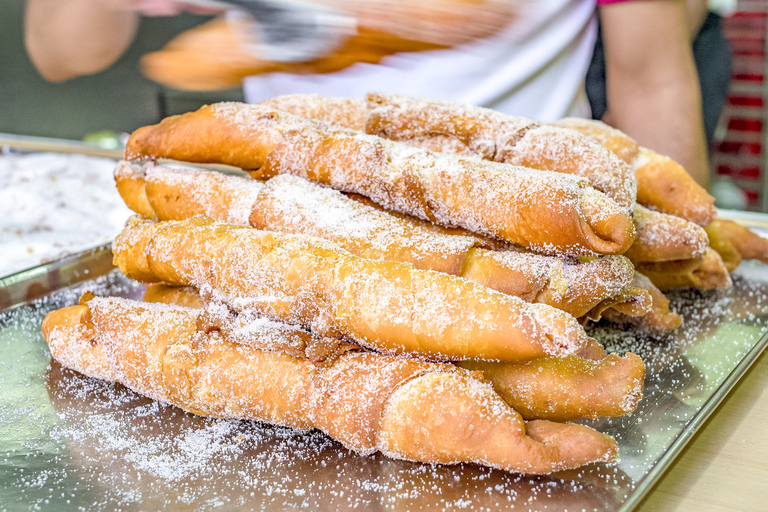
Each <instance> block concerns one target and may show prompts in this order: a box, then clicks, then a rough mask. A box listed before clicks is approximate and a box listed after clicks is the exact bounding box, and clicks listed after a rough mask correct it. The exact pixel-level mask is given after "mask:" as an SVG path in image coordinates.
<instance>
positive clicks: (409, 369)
mask: <svg viewBox="0 0 768 512" xmlns="http://www.w3.org/2000/svg"><path fill="white" fill-rule="evenodd" d="M89 309H90V311H89ZM83 310H85V312H91V313H92V314H93V319H94V320H93V325H94V328H93V329H92V330H85V329H83V328H81V326H83V325H84V321H83V318H84V313H83ZM196 316H197V314H196V313H195V312H194V311H191V310H188V309H184V308H176V307H170V306H159V305H152V304H141V303H135V302H132V301H126V300H122V299H98V298H96V299H92V300H91V301H89V302H88V305H87V306H75V307H72V308H65V309H63V310H59V311H58V312H56V313H55V314H53V313H52V314H51V315H49V317H48V320H46V323H47V325H48V326H49V327H48V329H47V330H46V337H47V341H48V342H49V344H50V343H51V341H52V340H51V339H50V338H51V336H53V335H54V334H53V333H58V336H59V339H60V340H67V341H68V342H70V343H73V345H74V346H76V347H77V349H76V350H75V349H70V348H69V347H66V348H65V349H64V350H56V351H54V357H58V354H60V353H61V352H69V353H70V354H71V357H70V358H69V359H68V360H67V361H62V362H63V364H65V365H67V366H69V367H70V368H73V369H75V370H81V368H83V366H87V365H83V364H82V363H81V359H86V360H87V359H89V358H90V359H93V358H94V357H99V358H100V360H101V364H102V365H104V366H105V367H109V368H112V369H113V373H112V377H111V379H110V380H117V381H118V382H122V383H123V384H125V385H126V386H128V387H130V388H131V389H133V390H135V391H138V392H139V393H142V394H146V395H148V396H150V397H153V398H155V399H158V400H162V401H164V402H169V403H173V404H175V405H178V406H180V407H182V408H184V409H185V410H188V411H190V412H194V413H196V414H203V415H210V416H216V417H235V418H244V419H255V420H260V421H267V422H269V423H274V424H279V425H285V426H290V427H293V428H299V429H309V428H318V429H320V430H322V431H324V432H326V433H328V434H330V435H332V436H333V437H334V438H335V439H337V440H338V441H340V442H341V443H342V444H343V445H345V446H346V447H348V448H350V449H352V450H355V451H357V452H360V453H372V452H374V451H377V450H379V451H382V452H383V453H385V454H387V455H390V456H394V457H397V458H404V459H409V460H416V461H423V462H430V463H436V462H439V463H455V462H462V461H464V462H477V463H481V464H486V465H489V466H494V467H498V468H502V469H505V470H509V471H518V472H527V473H535V474H543V473H550V472H552V471H556V470H559V469H567V468H575V467H579V466H582V465H584V464H588V463H590V462H595V461H610V460H613V459H614V458H615V456H616V443H615V441H614V440H613V439H612V438H611V437H609V436H606V435H604V434H600V433H599V432H596V431H594V430H592V429H589V428H587V427H583V426H580V425H572V424H567V425H563V424H559V423H553V422H548V421H543V420H540V421H537V422H531V423H529V424H527V425H526V423H525V422H524V421H523V420H522V418H521V417H520V415H519V414H517V413H516V412H515V411H514V410H513V409H511V408H509V406H507V405H506V404H505V403H504V402H503V401H502V399H501V398H500V397H499V396H498V395H497V394H496V393H495V392H494V391H493V389H492V387H491V386H490V385H489V384H486V383H484V382H481V381H480V380H478V379H477V378H476V377H475V376H474V375H473V374H471V373H469V372H466V371H463V370H461V369H458V368H455V367H452V366H451V365H442V364H433V363H426V362H422V361H416V360H407V359H399V358H395V357H391V356H386V355H381V354H370V353H368V354H366V353H359V352H346V353H344V354H342V355H340V356H339V357H338V358H337V359H336V360H335V361H334V362H333V363H332V364H331V365H329V366H317V365H313V364H312V363H311V362H310V361H308V360H307V359H302V358H298V357H294V356H290V355H288V354H285V353H282V352H267V351H263V350H258V349H254V348H250V347H248V346H243V345H239V344H234V343H232V342H230V341H228V340H227V338H226V336H225V335H222V334H221V332H219V331H212V332H202V331H199V330H197V328H196V327H195V326H196V323H197V321H196ZM281 333H282V331H281ZM279 334H280V333H279ZM251 335H252V336H267V337H270V336H274V335H275V333H274V332H272V331H269V330H264V329H262V330H251ZM96 347H98V348H99V350H96ZM52 350H53V349H52ZM89 352H92V353H93V354H95V355H88V353H89ZM102 378H103V377H102Z"/></svg>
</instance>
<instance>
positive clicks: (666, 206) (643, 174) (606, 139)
mask: <svg viewBox="0 0 768 512" xmlns="http://www.w3.org/2000/svg"><path fill="white" fill-rule="evenodd" d="M554 124H555V125H557V126H562V127H566V128H570V129H572V130H576V131H578V132H580V133H582V134H584V135H586V136H588V137H592V138H593V139H595V140H597V141H598V142H600V143H601V144H603V145H604V146H605V147H607V148H608V149H610V150H611V151H613V152H614V153H615V154H616V155H617V156H619V157H620V158H621V159H622V160H624V161H625V162H627V163H628V164H630V166H631V167H632V169H633V170H634V173H635V179H636V180H637V202H638V203H639V204H641V205H643V206H647V207H648V208H652V209H654V210H658V211H660V212H663V213H668V214H670V215H675V216H677V217H682V218H684V219H686V220H688V221H690V222H693V223H694V224H698V225H699V226H706V225H707V224H709V223H710V222H711V221H712V220H713V219H714V218H715V215H717V209H716V208H715V198H714V197H712V196H711V195H709V194H708V193H707V191H706V190H705V189H704V188H703V187H701V186H700V185H699V184H698V183H696V181H695V180H694V179H693V178H692V177H691V176H690V175H689V174H688V172H687V171H686V170H685V169H684V168H683V167H682V166H681V165H680V164H678V163H677V162H675V161H674V160H672V159H671V158H668V157H666V156H663V155H660V154H658V153H656V152H655V151H653V150H651V149H648V148H643V147H640V146H638V145H637V143H636V142H635V141H634V140H632V139H631V138H630V137H629V136H627V135H626V134H624V133H622V132H621V131H619V130H616V129H615V128H611V127H610V126H608V125H606V124H605V123H602V122H600V121H592V120H587V119H563V120H561V121H558V122H556V123H554Z"/></svg>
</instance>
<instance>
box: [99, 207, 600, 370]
mask: <svg viewBox="0 0 768 512" xmlns="http://www.w3.org/2000/svg"><path fill="white" fill-rule="evenodd" d="M113 252H114V255H115V264H116V265H117V266H118V267H119V268H120V270H122V271H123V273H125V274H126V275H127V276H129V277H131V278H134V279H139V280H142V281H145V282H158V281H161V282H166V283H169V284H176V285H185V286H189V285H192V286H196V287H198V288H206V289H209V290H212V292H213V293H214V294H215V295H217V296H221V297H222V298H223V299H224V300H225V302H227V303H229V304H233V305H235V306H236V307H237V308H238V309H239V310H244V311H247V310H253V311H258V312H260V313H262V314H265V315H267V316H269V317H270V318H273V319H278V320H282V321H286V322H288V323H291V324H296V325H302V326H304V327H306V328H308V329H311V330H312V331H313V332H316V333H318V334H328V335H334V336H337V337H343V338H346V339H350V340H353V341H355V342H356V343H358V344H360V345H363V346H367V347H371V348H375V349H378V350H382V351H387V352H392V353H413V354H416V355H420V356H422V357H426V358H434V359H438V360H461V359H468V358H481V359H498V360H506V361H511V360H527V359H532V358H535V357H541V356H544V355H565V354H569V353H574V352H576V351H578V350H579V349H580V348H581V347H582V346H583V345H584V344H585V343H586V342H587V339H588V337H587V336H586V334H585V333H584V330H583V329H582V328H581V326H579V325H578V322H576V320H575V319H574V318H573V317H571V316H570V315H568V314H567V313H564V312H562V311H559V310H556V309H554V308H551V307H549V306H546V305H544V304H529V303H526V302H524V301H523V300H522V299H519V298H517V297H511V296H508V295H504V294H502V293H499V292H496V291H493V290H490V289H488V288H486V287H484V286H481V285H478V284H476V283H473V282H471V281H467V280H465V279H461V278H458V277H454V276H451V275H448V274H442V273H438V272H431V271H424V270H417V269H415V268H414V267H413V266H412V265H409V264H404V263H397V262H391V261H372V260H365V259H362V258H358V257H356V256H353V255H352V254H350V253H349V252H347V251H344V250H343V249H341V248H339V247H338V246H336V245H333V244H330V243H328V242H325V241H322V240H319V239H316V238H313V237H307V236H299V235H283V234H278V233H271V232H264V231H258V230H255V229H250V228H242V227H238V226H233V225H228V224H220V223H217V222H215V221H212V220H210V219H207V218H204V217H194V218H192V219H189V220H185V221H166V222H160V223H156V224H155V223H151V222H146V221H144V222H142V221H137V220H133V221H131V222H129V224H128V226H127V227H126V229H125V230H124V231H123V233H122V234H121V235H120V236H119V237H118V238H117V239H116V240H115V243H114V244H113Z"/></svg>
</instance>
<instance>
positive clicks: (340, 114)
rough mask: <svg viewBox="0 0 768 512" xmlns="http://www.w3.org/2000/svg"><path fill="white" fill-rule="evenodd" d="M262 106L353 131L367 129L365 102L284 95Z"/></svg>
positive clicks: (328, 97)
mask: <svg viewBox="0 0 768 512" xmlns="http://www.w3.org/2000/svg"><path fill="white" fill-rule="evenodd" d="M260 104H261V105H265V106H268V107H270V108H274V109H275V110H282V111H283V112H288V113H290V114H293V115H296V116H299V117H304V118H306V119H317V120H319V121H323V122H324V123H328V124H332V125H336V126H340V127H344V128H350V129H352V130H363V129H364V128H365V119H366V116H367V112H366V105H365V102H364V101H363V100H358V99H354V98H334V97H330V96H322V95H320V94H284V95H282V96H275V97H274V98H270V99H268V100H266V101H263V102H261V103H260Z"/></svg>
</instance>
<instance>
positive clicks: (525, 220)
mask: <svg viewBox="0 0 768 512" xmlns="http://www.w3.org/2000/svg"><path fill="white" fill-rule="evenodd" d="M189 140H200V141H204V142H201V143H200V144H189V143H188V141H189ZM126 157H127V158H128V159H129V160H130V159H141V158H151V157H165V158H174V159H177V160H187V161H192V162H209V163H226V164H229V165H235V166H239V167H242V168H244V169H259V174H260V175H261V176H264V177H271V176H274V175H276V174H293V175H297V176H301V177H304V178H307V179H311V180H312V181H317V182H319V183H322V184H325V185H329V186H332V187H333V188H336V189H339V190H342V191H344V192H352V193H358V194H362V195H366V196H368V197H370V198H371V199H373V200H374V201H375V202H377V203H378V204H380V205H382V206H385V207H387V208H389V209H392V210H396V211H400V212H402V213H407V214H409V215H413V216H416V217H419V218H422V219H426V220H431V221H435V222H437V223H439V224H442V225H444V226H447V227H463V228H465V229H469V230H470V231H474V232H477V233H479V234H482V235H486V236H491V237H496V238H500V239H502V240H506V241H510V242H514V243H518V244H520V245H523V246H526V247H530V248H533V249H538V250H541V251H546V252H549V253H561V254H569V255H576V256H584V255H594V254H619V253H622V252H624V251H626V250H627V249H628V248H629V246H630V245H631V244H632V241H633V240H634V237H635V230H634V225H633V224H632V221H631V219H630V218H629V215H628V213H627V212H626V211H624V210H622V208H621V207H620V206H619V205H618V204H617V203H616V202H615V201H613V200H612V199H610V198H608V197H607V196H606V195H605V194H602V193H600V192H597V191H596V190H594V189H593V188H591V187H590V186H589V185H588V183H587V182H586V180H580V179H576V178H574V177H571V176H566V175H562V174H557V173H548V172H544V171H533V170H530V169H525V168H522V167H514V166H507V165H502V164H497V163H493V162H483V161H478V160H475V159H469V158H461V157H457V156H452V155H441V154H436V153H432V152H429V151H425V150H415V149H413V148H411V147H409V146H406V145H404V144H398V143H394V142H388V141H385V140H382V139H379V138H377V137H372V136H368V135H363V134H360V133H357V132H352V131H347V130H341V129H335V128H333V127H331V126H329V125H326V124H323V123H320V122H313V121H310V120H305V119H301V118H298V117H295V116H291V115H290V114H283V113H280V112H278V111H275V110H272V109H269V108H267V107H264V106H259V105H242V104H232V103H225V104H218V105H214V106H212V107H203V108H202V109H200V110H198V111H197V112H192V113H189V114H184V115H182V116H178V117H174V118H169V119H167V120H165V121H163V122H162V123H160V124H159V125H155V126H152V127H145V128H142V129H140V130H137V131H136V132H135V133H134V134H133V135H132V136H131V139H130V140H129V142H128V147H127V149H126ZM479 198H482V199H479ZM478 200H482V201H483V204H484V207H483V208H478V207H477V204H478Z"/></svg>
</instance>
